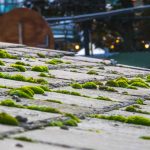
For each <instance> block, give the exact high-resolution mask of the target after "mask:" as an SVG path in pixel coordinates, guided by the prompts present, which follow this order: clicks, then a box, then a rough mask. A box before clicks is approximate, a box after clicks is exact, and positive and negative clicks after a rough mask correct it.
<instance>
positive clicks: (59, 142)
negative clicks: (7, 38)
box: [0, 43, 150, 150]
mask: <svg viewBox="0 0 150 150" xmlns="http://www.w3.org/2000/svg"><path fill="white" fill-rule="evenodd" d="M0 49H5V50H6V51H7V52H8V53H9V54H11V55H13V56H16V58H14V59H12V58H1V59H0V60H1V61H3V62H4V63H5V65H4V66H0V73H2V74H9V77H7V78H6V77H2V75H0V87H1V88H0V104H1V105H0V113H2V112H4V113H7V114H9V115H11V116H13V117H16V118H17V119H18V121H19V124H18V126H11V125H6V124H4V123H0V138H1V139H3V140H0V147H1V149H2V150H18V149H19V148H20V149H21V148H22V149H24V150H33V149H36V150H43V149H44V150H67V149H77V150H108V149H112V150H126V149H128V150H138V149H140V150H141V149H143V150H149V149H150V142H149V140H145V139H143V138H141V137H143V136H146V137H147V139H148V137H149V136H150V127H149V126H150V121H149V124H148V125H146V126H145V125H135V124H134V123H125V122H119V121H113V120H108V119H98V118H94V117H90V116H89V115H90V114H103V115H106V116H111V115H115V116H116V115H121V116H125V117H128V116H142V117H145V118H148V119H150V101H149V97H150V90H149V83H148V82H146V80H147V78H148V77H147V76H148V75H149V73H150V71H149V69H144V68H138V67H130V66H125V65H120V64H116V65H115V64H113V63H112V61H110V60H102V59H94V58H88V57H81V56H75V55H74V53H71V52H63V51H55V50H47V49H41V48H32V47H27V46H25V45H17V44H10V43H0ZM0 51H1V50H0ZM41 57H45V58H41ZM54 59H57V60H61V62H60V63H58V64H57V65H54V64H49V63H47V62H48V61H50V60H54ZM17 61H21V62H23V63H25V64H28V65H27V66H24V67H25V68H26V71H25V72H20V71H19V70H18V69H17V68H15V67H13V65H12V64H15V63H16V62H17ZM33 66H47V67H48V68H49V71H48V72H45V74H46V75H47V77H41V76H40V74H41V72H37V71H32V68H33ZM89 71H92V72H94V73H93V74H89V73H88V72H89ZM16 74H17V75H18V74H19V75H23V76H24V77H25V78H26V79H29V78H30V79H31V78H32V79H35V80H34V82H30V81H31V80H30V81H29V80H28V81H18V80H17V79H12V78H10V76H11V77H12V76H14V75H16ZM120 77H126V78H127V79H129V80H131V79H133V78H134V79H135V78H136V79H137V78H138V79H139V78H140V79H141V80H143V81H144V82H145V83H147V84H148V86H147V88H146V87H138V86H136V85H135V86H134V87H136V88H137V89H132V88H127V87H126V88H123V87H111V88H114V89H115V92H114V91H107V90H104V88H103V90H102V88H100V89H99V87H104V85H105V84H106V82H107V81H108V80H109V81H110V80H115V79H118V78H120ZM37 79H44V81H46V82H45V83H43V82H40V80H37ZM37 81H38V82H37ZM87 82H94V83H96V84H97V89H89V88H81V89H75V88H73V87H72V86H71V84H73V83H79V84H80V85H83V84H84V83H87ZM98 82H101V83H103V85H98ZM24 86H28V87H29V86H30V87H31V86H32V87H33V86H34V87H35V86H36V87H37V86H38V87H39V86H40V87H41V86H44V87H48V88H49V91H45V92H44V93H43V94H33V95H34V96H33V98H31V99H30V98H23V97H20V96H19V95H17V94H11V91H13V89H14V90H16V89H18V90H19V88H21V87H24ZM108 87H110V86H108ZM25 93H26V92H25ZM98 97H99V98H100V97H101V100H100V99H97V98H98ZM106 98H107V99H106ZM8 99H9V100H12V101H14V103H15V104H17V106H18V105H19V106H22V107H18V108H17V107H16V106H13V107H9V106H6V105H4V104H2V101H4V100H8ZM102 99H103V100H102ZM139 99H140V100H141V101H142V102H143V103H144V104H143V105H141V104H140V102H139V101H137V100H139ZM133 105H135V107H136V109H137V110H140V111H141V112H140V111H139V112H129V111H126V110H125V109H126V107H128V106H133ZM30 106H39V107H47V108H53V109H54V110H55V112H53V111H50V112H46V111H39V110H35V109H29V108H30ZM56 110H57V111H58V112H56ZM68 113H69V114H74V115H76V116H77V117H79V118H80V119H81V122H80V123H78V126H72V127H71V126H69V125H67V124H65V125H63V126H61V127H57V126H55V127H52V126H50V123H52V122H55V121H61V122H65V121H66V120H68V119H71V118H70V117H69V116H67V115H66V114H68ZM72 119H73V118H72ZM0 122H1V118H0ZM77 122H78V121H77ZM77 122H76V123H77ZM16 137H24V138H26V139H27V138H28V139H31V141H30V142H29V140H28V142H27V140H18V139H15V138H16ZM33 141H34V142H33Z"/></svg>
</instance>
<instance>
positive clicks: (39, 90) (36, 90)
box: [21, 86, 45, 94]
mask: <svg viewBox="0 0 150 150" xmlns="http://www.w3.org/2000/svg"><path fill="white" fill-rule="evenodd" d="M24 88H25V89H26V88H27V89H30V90H31V91H33V93H34V94H44V92H45V91H44V90H43V88H41V87H40V86H23V87H22V88H21V89H24Z"/></svg>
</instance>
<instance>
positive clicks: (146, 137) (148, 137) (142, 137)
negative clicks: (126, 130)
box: [140, 136, 150, 140]
mask: <svg viewBox="0 0 150 150" xmlns="http://www.w3.org/2000/svg"><path fill="white" fill-rule="evenodd" d="M140 138H141V139H143V140H150V136H141V137H140Z"/></svg>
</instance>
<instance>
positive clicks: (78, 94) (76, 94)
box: [53, 90, 81, 96]
mask: <svg viewBox="0 0 150 150" xmlns="http://www.w3.org/2000/svg"><path fill="white" fill-rule="evenodd" d="M53 92H56V93H62V94H68V95H75V96H81V94H80V93H78V92H72V91H67V90H55V91H53Z"/></svg>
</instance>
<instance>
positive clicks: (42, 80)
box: [36, 78, 48, 84]
mask: <svg viewBox="0 0 150 150" xmlns="http://www.w3.org/2000/svg"><path fill="white" fill-rule="evenodd" d="M36 82H37V83H39V84H48V82H47V81H46V80H45V79H42V78H39V79H36Z"/></svg>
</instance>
